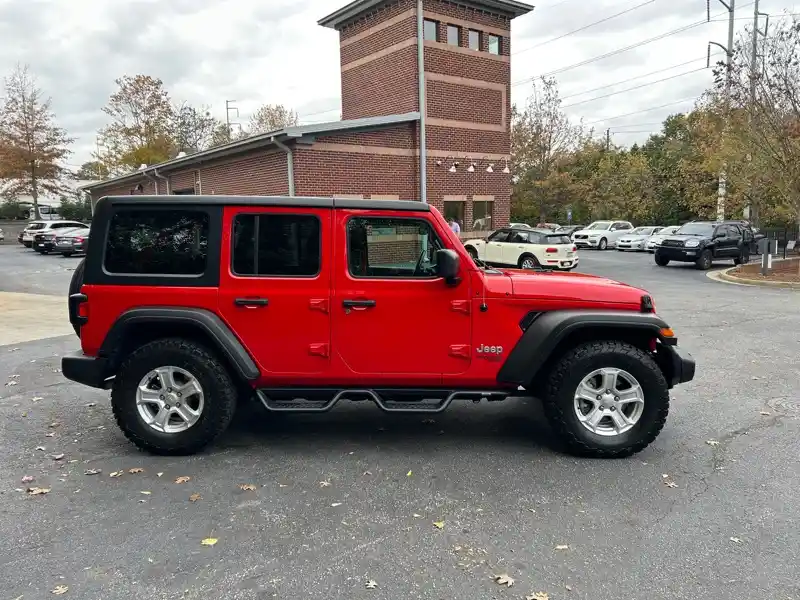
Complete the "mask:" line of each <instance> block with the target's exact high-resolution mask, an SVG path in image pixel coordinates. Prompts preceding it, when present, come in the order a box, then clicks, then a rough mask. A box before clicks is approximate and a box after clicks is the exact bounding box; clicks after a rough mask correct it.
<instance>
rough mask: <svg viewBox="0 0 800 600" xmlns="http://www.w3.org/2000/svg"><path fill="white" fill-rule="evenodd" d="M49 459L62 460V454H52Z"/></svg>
mask: <svg viewBox="0 0 800 600" xmlns="http://www.w3.org/2000/svg"><path fill="white" fill-rule="evenodd" d="M51 457H52V458H53V460H61V459H62V458H64V454H63V453H62V454H52V455H51Z"/></svg>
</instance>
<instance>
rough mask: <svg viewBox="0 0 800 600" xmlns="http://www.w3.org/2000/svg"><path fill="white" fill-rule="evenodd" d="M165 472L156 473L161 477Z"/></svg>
mask: <svg viewBox="0 0 800 600" xmlns="http://www.w3.org/2000/svg"><path fill="white" fill-rule="evenodd" d="M163 474H164V473H163V472H162V473H156V475H158V476H159V477H161V476H162V475H163Z"/></svg>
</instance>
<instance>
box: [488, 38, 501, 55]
mask: <svg viewBox="0 0 800 600" xmlns="http://www.w3.org/2000/svg"><path fill="white" fill-rule="evenodd" d="M501 43H502V42H501V38H500V36H499V35H490V36H489V54H498V55H499V54H500V48H501Z"/></svg>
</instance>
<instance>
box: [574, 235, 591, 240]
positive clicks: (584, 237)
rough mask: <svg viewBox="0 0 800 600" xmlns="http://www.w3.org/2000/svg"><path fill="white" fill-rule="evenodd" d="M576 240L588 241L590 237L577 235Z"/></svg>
mask: <svg viewBox="0 0 800 600" xmlns="http://www.w3.org/2000/svg"><path fill="white" fill-rule="evenodd" d="M575 239H576V240H586V239H589V236H588V235H577V234H576V235H575Z"/></svg>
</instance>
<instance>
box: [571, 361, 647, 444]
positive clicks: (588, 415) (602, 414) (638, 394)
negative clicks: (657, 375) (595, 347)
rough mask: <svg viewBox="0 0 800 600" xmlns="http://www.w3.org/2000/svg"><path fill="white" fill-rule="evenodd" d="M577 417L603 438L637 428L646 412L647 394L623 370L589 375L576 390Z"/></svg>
mask: <svg viewBox="0 0 800 600" xmlns="http://www.w3.org/2000/svg"><path fill="white" fill-rule="evenodd" d="M574 405H575V415H576V416H577V417H578V420H579V421H580V422H581V425H583V426H584V427H585V428H586V429H588V430H589V431H591V432H592V433H596V434H597V435H603V436H615V435H621V434H623V433H625V432H627V431H629V430H630V429H631V428H633V426H634V425H636V423H638V422H639V419H640V418H641V417H642V413H643V412H644V391H643V390H642V386H641V385H639V382H638V381H636V378H635V377H634V376H633V375H631V374H630V373H628V372H627V371H623V370H622V369H616V368H612V367H603V368H602V369H597V370H595V371H592V372H591V373H589V374H588V375H587V376H586V377H584V378H583V381H581V383H580V385H578V389H577V390H575V402H574Z"/></svg>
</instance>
